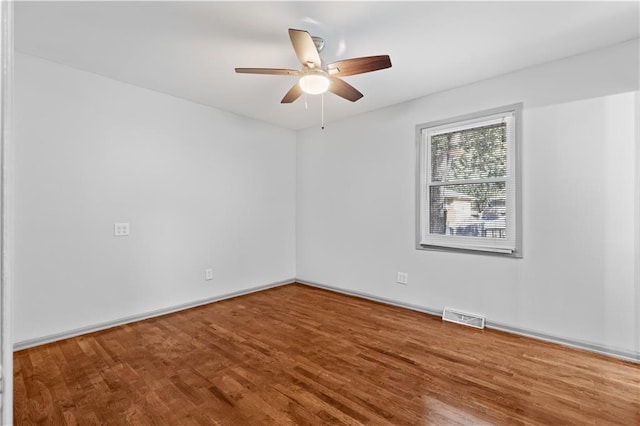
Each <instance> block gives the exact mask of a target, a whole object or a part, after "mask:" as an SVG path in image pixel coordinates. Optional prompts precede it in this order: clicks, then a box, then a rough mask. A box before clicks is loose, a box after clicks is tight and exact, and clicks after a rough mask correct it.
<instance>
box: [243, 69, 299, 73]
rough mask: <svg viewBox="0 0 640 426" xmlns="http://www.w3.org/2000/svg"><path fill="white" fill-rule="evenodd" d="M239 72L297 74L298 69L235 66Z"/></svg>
mask: <svg viewBox="0 0 640 426" xmlns="http://www.w3.org/2000/svg"><path fill="white" fill-rule="evenodd" d="M236 72H237V73H240V74H272V75H298V74H299V73H300V71H298V70H287V69H283V68H236Z"/></svg>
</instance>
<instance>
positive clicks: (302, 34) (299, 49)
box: [289, 28, 322, 68]
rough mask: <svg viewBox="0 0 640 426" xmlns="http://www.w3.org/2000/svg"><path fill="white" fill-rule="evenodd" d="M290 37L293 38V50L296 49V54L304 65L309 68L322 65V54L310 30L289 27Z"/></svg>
mask: <svg viewBox="0 0 640 426" xmlns="http://www.w3.org/2000/svg"><path fill="white" fill-rule="evenodd" d="M289 37H290V38H291V44H292V45H293V50H295V51H296V56H298V59H299V60H300V62H302V65H304V66H305V67H309V68H320V67H322V61H321V60H320V54H319V53H318V49H316V45H315V43H314V42H313V40H312V39H311V36H310V35H309V33H308V32H306V31H303V30H294V29H291V28H289Z"/></svg>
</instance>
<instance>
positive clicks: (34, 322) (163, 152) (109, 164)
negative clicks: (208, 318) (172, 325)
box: [12, 54, 296, 342]
mask: <svg viewBox="0 0 640 426" xmlns="http://www.w3.org/2000/svg"><path fill="white" fill-rule="evenodd" d="M15 76H16V77H15V115H14V116H15V166H14V170H15V176H14V177H13V185H14V191H13V192H14V194H15V196H14V209H13V213H12V215H13V217H14V221H15V223H14V240H15V241H14V245H15V248H14V252H13V260H14V277H13V278H14V309H13V313H14V318H13V319H14V341H16V342H21V341H25V340H28V339H37V338H41V337H43V336H48V335H51V334H54V333H63V332H67V331H69V330H73V329H75V328H80V327H87V326H91V325H93V324H99V323H103V322H108V321H113V320H117V319H120V318H123V317H127V316H130V315H137V314H141V313H144V312H148V311H152V310H156V309H163V308H167V307H171V306H175V305H179V304H183V303H189V302H193V301H197V300H201V299H205V298H210V297H215V296H217V295H223V294H228V293H231V292H235V291H241V290H243V289H248V288H251V287H254V286H259V285H264V284H269V283H273V282H277V281H281V280H287V279H291V278H293V277H295V235H294V234H295V167H296V166H295V149H296V148H295V140H296V135H295V133H294V132H293V131H290V130H285V129H281V128H278V127H275V126H271V125H268V124H265V123H261V122H257V121H254V120H251V119H247V118H243V117H239V116H236V115H233V114H229V113H226V112H221V111H218V110H215V109H212V108H208V107H205V106H201V105H197V104H194V103H191V102H187V101H184V100H181V99H177V98H174V97H171V96H167V95H164V94H160V93H156V92H152V91H149V90H145V89H142V88H138V87H135V86H131V85H128V84H124V83H120V82H117V81H114V80H110V79H107V78H104V77H101V76H97V75H94V74H90V73H87V72H83V71H79V70H75V69H72V68H69V67H65V66H61V65H58V64H54V63H51V62H47V61H43V60H40V59H37V58H34V57H31V56H27V55H24V54H17V55H16V63H15ZM114 222H130V224H131V236H130V237H128V238H122V237H120V238H114V237H113V236H112V234H113V223H114ZM208 267H211V268H213V269H214V276H215V278H214V280H213V281H205V280H204V270H205V268H208Z"/></svg>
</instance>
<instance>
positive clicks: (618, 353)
mask: <svg viewBox="0 0 640 426" xmlns="http://www.w3.org/2000/svg"><path fill="white" fill-rule="evenodd" d="M288 284H302V285H306V286H309V287H315V288H320V289H323V290H328V291H332V292H334V293H341V294H345V295H347V296H352V297H358V298H361V299H367V300H371V301H373V302H378V303H383V304H385V305H391V306H397V307H399V308H404V309H410V310H412V311H417V312H422V313H424V314H428V315H434V316H437V317H442V313H443V310H442V309H435V308H431V307H427V306H423V305H414V304H411V303H406V302H400V301H397V300H393V299H387V298H385V297H380V296H376V295H373V294H371V293H365V292H360V291H356V290H347V289H342V288H339V287H334V286H330V285H326V284H322V283H319V282H316V281H311V280H307V279H304V278H295V279H294V278H291V279H288V280H283V281H278V282H275V283H272V284H266V285H263V286H257V287H252V288H249V289H246V290H241V291H237V292H233V293H228V294H225V295H221V296H216V297H212V298H209V299H203V300H199V301H195V302H190V303H185V304H182V305H177V306H172V307H169V308H164V309H158V310H156V311H151V312H146V313H143V314H139V315H132V316H130V317H126V318H121V319H117V320H113V321H109V322H105V323H100V324H94V325H91V326H87V327H82V328H77V329H74V330H69V331H66V332H62V333H56V334H52V335H49V336H43V337H40V338H37V339H30V340H24V341H21V342H16V343H15V344H14V350H15V351H19V350H22V349H27V348H30V347H34V346H39V345H43V344H46V343H51V342H55V341H58V340H63V339H68V338H70V337H75V336H79V335H83V334H87V333H92V332H95V331H100V330H105V329H107V328H111V327H117V326H119V325H124V324H129V323H131V322H135V321H142V320H145V319H148V318H153V317H157V316H161V315H166V314H170V313H173V312H178V311H182V310H185V309H190V308H195V307H197V306H202V305H207V304H209V303H214V302H219V301H221V300H225V299H230V298H233V297H238V296H244V295H247V294H251V293H255V292H259V291H262V290H267V289H270V288H274V287H280V286H283V285H288ZM485 326H486V327H487V328H491V329H494V330H500V331H504V332H506V333H511V334H517V335H520V336H525V337H530V338H532V339H536V340H542V341H545V342H550V343H555V344H558V345H562V346H569V347H572V348H576V349H581V350H585V351H587V352H593V353H597V354H601V355H606V356H609V357H612V358H617V359H622V360H625V361H631V362H634V363H638V364H640V352H633V351H628V350H624V349H617V348H611V347H607V346H603V345H598V344H595V343H590V342H583V341H580V340H576V339H567V338H564V337H558V336H553V335H549V334H545V333H540V332H537V331H533V330H528V329H523V328H519V327H514V326H511V325H507V324H502V323H498V322H493V321H486V322H485Z"/></svg>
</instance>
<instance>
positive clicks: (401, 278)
mask: <svg viewBox="0 0 640 426" xmlns="http://www.w3.org/2000/svg"><path fill="white" fill-rule="evenodd" d="M396 282H397V283H398V284H409V274H407V273H406V272H398V277H397V278H396Z"/></svg>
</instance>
